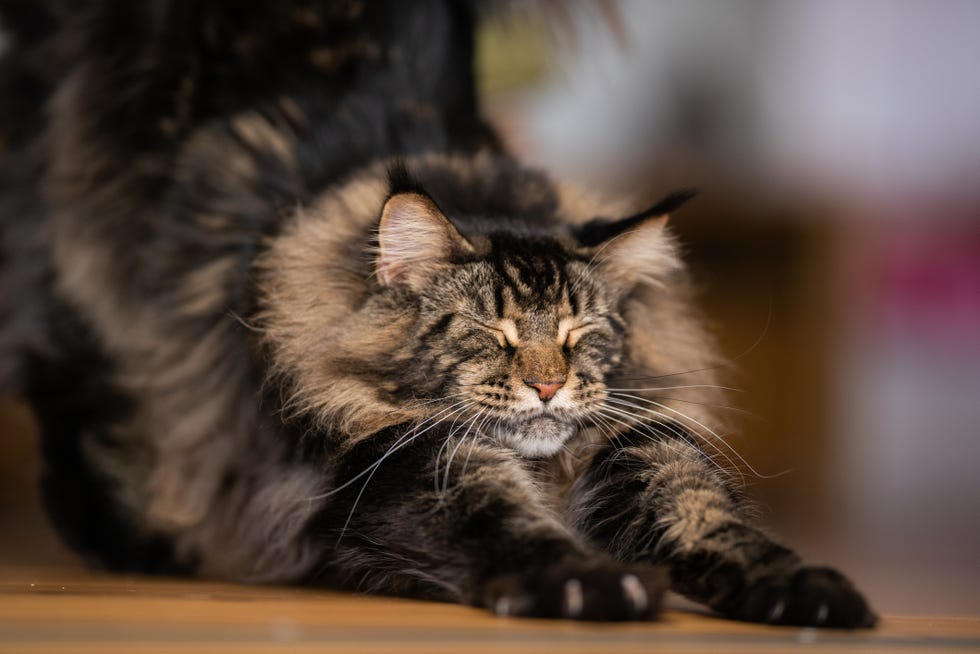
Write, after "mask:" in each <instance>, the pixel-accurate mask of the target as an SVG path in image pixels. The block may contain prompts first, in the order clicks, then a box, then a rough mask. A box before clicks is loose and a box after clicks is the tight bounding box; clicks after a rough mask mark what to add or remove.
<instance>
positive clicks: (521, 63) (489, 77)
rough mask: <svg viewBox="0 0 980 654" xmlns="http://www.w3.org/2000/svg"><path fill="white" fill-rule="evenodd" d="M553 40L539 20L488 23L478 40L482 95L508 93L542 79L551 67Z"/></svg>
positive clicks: (478, 76) (477, 61)
mask: <svg viewBox="0 0 980 654" xmlns="http://www.w3.org/2000/svg"><path fill="white" fill-rule="evenodd" d="M552 42H553V39H552V38H551V37H550V36H549V35H548V32H547V29H546V28H545V26H544V25H543V24H542V23H541V22H540V21H537V20H531V19H524V20H521V21H517V20H511V21H507V22H500V21H497V22H490V23H487V24H485V26H484V27H483V28H482V29H481V30H480V31H479V33H478V34H477V43H476V68H477V79H478V80H479V86H480V94H481V96H482V97H484V98H489V97H493V96H498V95H506V94H508V93H513V92H516V91H522V90H525V89H527V88H529V87H532V86H534V85H535V84H537V83H539V82H540V80H542V79H543V78H544V76H545V74H546V73H547V71H548V68H549V63H550V55H551V45H552Z"/></svg>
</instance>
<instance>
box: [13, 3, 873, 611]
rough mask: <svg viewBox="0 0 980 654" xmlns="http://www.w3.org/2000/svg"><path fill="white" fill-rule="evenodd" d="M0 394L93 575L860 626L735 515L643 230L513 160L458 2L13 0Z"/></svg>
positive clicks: (838, 599) (676, 274)
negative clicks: (685, 609)
mask: <svg viewBox="0 0 980 654" xmlns="http://www.w3.org/2000/svg"><path fill="white" fill-rule="evenodd" d="M0 6H2V7H3V9H2V12H3V13H2V16H3V21H4V22H3V24H4V26H5V27H6V28H7V29H8V30H9V31H10V36H11V39H12V43H11V47H10V50H9V52H8V53H7V54H6V55H5V56H4V57H3V59H2V62H0V66H2V78H0V84H2V87H0V92H2V97H3V108H2V111H3V113H2V127H3V129H4V137H5V148H6V149H5V152H4V153H3V158H2V170H0V175H2V177H0V180H2V189H0V226H2V232H0V234H2V238H3V240H2V250H0V255H2V260H0V261H2V267H0V284H2V287H0V288H2V294H0V388H2V389H3V390H5V391H9V392H19V393H22V394H23V395H24V396H25V397H26V398H28V400H29V401H30V403H31V405H32V406H33V408H34V410H35V412H36V415H37V417H38V421H39V423H40V426H41V430H42V441H43V442H42V445H43V450H44V457H45V462H46V468H45V472H44V479H43V487H44V493H45V499H46V503H47V505H48V508H49V510H50V513H51V516H52V518H53V521H54V524H55V525H56V526H57V528H58V529H59V531H60V533H61V535H62V536H63V538H64V539H65V540H66V541H67V542H68V543H69V544H70V545H71V546H73V547H74V548H75V549H76V550H77V551H78V552H79V553H80V554H81V555H82V556H84V557H85V559H86V560H87V561H89V562H90V563H91V564H93V565H97V566H102V567H105V568H108V569H111V570H130V571H146V572H177V573H186V574H192V575H200V576H204V577H210V578H220V579H229V580H239V581H252V582H276V583H304V584H314V585H323V586H331V587H344V588H351V589H357V590H361V591H365V592H372V593H388V594H400V595H407V596H414V597H421V598H432V599H441V600H449V601H455V602H462V603H467V604H472V605H476V606H483V607H487V608H489V609H491V610H494V611H496V612H498V613H503V614H511V615H527V616H546V617H565V618H573V619H588V620H598V619H609V620H624V619H644V618H648V617H651V616H653V615H654V614H655V612H656V610H657V607H658V603H659V599H660V597H661V594H662V592H663V591H664V590H665V588H666V587H667V586H668V585H669V586H670V587H672V588H674V589H676V590H677V591H679V592H680V593H683V594H684V595H686V596H688V597H690V598H692V599H694V600H696V601H699V602H703V603H705V604H707V605H708V606H710V607H712V608H713V609H715V610H716V611H718V612H720V613H721V614H723V615H726V616H730V617H733V618H738V619H745V620H756V621H767V622H773V623H782V624H800V625H823V626H838V627H859V626H869V625H871V624H873V623H874V620H875V618H874V615H873V613H872V612H871V611H870V610H869V608H868V606H867V604H866V603H865V601H864V600H863V599H862V597H861V595H860V594H859V593H858V592H857V591H856V590H855V589H854V588H853V587H852V585H851V584H850V583H849V582H848V581H847V580H846V579H845V578H844V577H843V576H841V575H840V574H839V573H837V572H835V571H834V570H832V569H829V568H822V567H812V566H809V565H807V564H805V563H803V562H802V561H801V560H800V559H799V557H797V556H796V555H795V554H794V553H793V552H792V551H790V550H789V549H786V548H784V547H782V546H780V545H777V544H774V543H773V542H772V541H770V539H769V538H768V537H766V536H765V535H763V533H762V532H761V531H759V530H758V529H757V528H756V527H754V526H753V525H752V524H751V522H750V520H749V518H748V516H747V511H746V509H745V504H744V502H743V500H742V499H741V498H740V494H739V491H738V489H737V487H736V485H735V484H734V482H733V480H732V479H731V476H730V475H729V474H728V473H726V472H725V470H724V469H723V468H722V467H721V466H720V465H719V463H718V461H719V460H723V459H724V454H725V449H726V447H727V445H725V444H724V442H723V441H721V440H720V437H719V436H718V435H717V432H718V430H719V428H720V423H719V421H718V419H717V417H716V416H715V415H713V414H712V411H711V407H712V406H715V405H717V404H718V403H719V401H720V399H719V393H720V388H719V386H718V385H717V381H716V380H715V375H714V371H715V370H716V369H717V366H718V364H719V361H720V360H719V358H718V357H717V355H716V354H715V352H714V350H713V346H712V344H711V341H710V338H709V337H708V335H707V334H706V332H705V331H704V329H703V328H702V327H701V325H700V322H699V320H698V318H697V316H696V313H695V312H694V310H693V309H692V306H691V300H690V290H689V284H688V281H687V278H686V274H685V270H684V266H683V264H682V263H681V261H680V259H679V258H678V253H677V248H676V245H675V242H674V240H673V238H672V237H671V234H670V230H669V227H667V226H666V220H667V214H668V213H669V212H670V211H672V210H674V209H676V208H677V207H678V206H679V205H680V204H681V203H682V202H683V201H684V200H685V199H686V196H685V195H684V194H675V195H672V196H669V197H668V198H667V199H665V200H664V201H663V202H662V203H660V204H659V205H657V206H655V207H651V208H649V209H645V210H637V208H636V207H630V206H629V205H628V204H620V205H613V204H608V203H602V202H599V201H598V200H595V199H594V198H592V197H591V196H590V195H589V194H587V193H585V192H582V191H580V190H577V189H575V188H572V187H569V186H567V185H563V184H560V183H558V182H556V181H554V180H552V179H551V178H550V177H548V176H547V175H546V174H545V173H543V172H540V171H537V170H532V169H529V168H527V167H525V166H522V165H521V164H520V163H519V162H518V161H515V160H514V158H512V157H511V156H510V155H509V154H508V153H507V152H506V151H505V150H504V149H503V148H502V146H501V145H500V143H499V142H498V139H497V138H496V136H495V134H494V131H493V129H492V128H491V127H490V126H489V125H488V124H487V123H486V122H485V121H484V120H483V118H482V117H481V115H480V112H479V109H478V106H477V102H476V98H475V92H474V80H473V72H472V59H473V38H474V24H475V21H476V16H475V14H476V13H477V10H478V6H477V5H476V3H468V2H456V1H449V0H432V1H425V2H421V1H420V2H410V3H409V2H400V1H394V0H392V1H389V2H384V1H379V2H354V1H352V2H343V1H340V0H324V1H321V2H314V1H309V2H301V1H294V2H273V1H271V0H270V1H268V2H264V3H200V2H191V1H189V0H188V1H183V0H168V1H166V2H164V1H155V2H129V1H128V0H126V1H123V0H118V1H113V0H101V1H99V2H88V3H78V2H70V1H68V2H60V3H59V2H52V3H48V4H36V3H18V2H4V3H3V5H0Z"/></svg>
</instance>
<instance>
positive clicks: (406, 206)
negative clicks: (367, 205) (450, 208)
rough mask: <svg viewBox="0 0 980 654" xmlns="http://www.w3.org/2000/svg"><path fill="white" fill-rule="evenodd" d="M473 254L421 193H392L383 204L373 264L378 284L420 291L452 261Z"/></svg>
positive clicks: (469, 247) (457, 233) (426, 196)
mask: <svg viewBox="0 0 980 654" xmlns="http://www.w3.org/2000/svg"><path fill="white" fill-rule="evenodd" d="M472 252H473V247H472V246H471V245H470V244H469V243H468V242H467V241H466V239H465V238H463V236H462V235H461V234H460V233H459V231H458V230H457V229H456V227H454V226H453V224H452V223H451V222H449V219H448V218H446V216H445V215H443V213H442V211H440V210H439V207H437V206H436V203H435V202H433V201H432V198H430V197H429V196H428V195H426V194H424V192H418V191H411V192H402V193H395V194H394V195H392V196H391V197H389V198H388V201H387V202H385V206H384V209H383V210H382V212H381V223H380V225H379V227H378V256H377V259H376V260H375V273H376V274H377V277H378V281H379V282H381V284H383V285H385V286H390V285H394V284H403V285H405V286H408V287H410V288H412V289H413V290H419V289H421V288H422V287H424V286H425V285H426V284H427V283H428V281H429V280H430V279H431V278H432V277H433V276H434V275H435V274H436V273H438V272H439V271H440V270H442V269H444V268H445V267H447V266H449V265H450V264H451V262H452V261H453V259H454V258H457V257H459V256H461V255H465V254H468V253H472Z"/></svg>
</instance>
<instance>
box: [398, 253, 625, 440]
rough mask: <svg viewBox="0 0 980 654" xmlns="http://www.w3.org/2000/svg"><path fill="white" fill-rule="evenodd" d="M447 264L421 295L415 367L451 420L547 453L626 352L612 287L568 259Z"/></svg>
mask: <svg viewBox="0 0 980 654" xmlns="http://www.w3.org/2000/svg"><path fill="white" fill-rule="evenodd" d="M499 254H500V256H496V257H493V259H492V260H489V261H487V260H484V261H477V262H472V263H467V264H462V265H458V266H454V267H453V268H452V269H449V270H447V271H446V272H445V273H443V274H442V275H439V276H438V277H437V279H435V280H433V281H432V282H431V284H430V287H429V288H428V289H426V291H425V292H424V293H423V295H422V298H423V301H422V305H421V306H422V315H421V320H420V328H419V331H418V335H417V336H416V338H417V339H418V341H419V342H418V346H419V349H418V350H417V351H418V352H419V353H420V354H421V356H420V357H419V361H418V365H419V366H420V367H422V368H426V369H428V370H429V374H431V375H433V376H435V377H436V378H438V379H440V380H443V381H442V384H441V388H442V391H443V392H444V393H445V395H446V397H447V400H448V402H449V404H450V405H456V404H457V403H458V406H459V408H460V409H461V412H460V417H459V418H458V419H457V421H456V422H457V424H458V425H460V426H462V429H466V428H469V427H470V426H471V425H472V430H477V429H479V431H481V432H483V433H487V434H491V435H493V436H494V437H496V438H497V439H498V440H500V441H501V442H502V443H504V444H506V445H508V446H510V447H512V448H514V449H515V450H517V451H518V452H520V453H522V454H524V455H526V456H547V455H550V454H554V453H555V452H556V451H557V450H558V449H559V448H561V446H562V445H563V444H564V443H565V442H566V441H567V440H568V439H569V438H571V437H572V436H573V435H574V434H575V432H576V431H577V429H578V427H579V426H580V425H582V424H586V423H588V422H590V421H591V420H592V418H593V415H594V414H595V413H596V412H597V411H598V409H599V408H600V405H601V403H602V402H603V400H604V399H605V384H604V382H605V380H606V379H608V377H609V375H610V373H612V372H613V371H614V370H615V369H616V368H617V366H618V365H619V364H620V363H621V361H622V360H623V358H624V356H625V352H624V348H625V346H626V344H625V333H624V324H623V319H622V317H621V316H620V315H619V314H618V312H617V308H616V304H617V303H616V302H615V299H616V297H615V293H614V292H613V291H611V290H610V289H609V288H608V287H607V286H605V285H603V284H602V283H601V280H599V279H596V278H595V275H594V274H592V273H590V271H589V270H588V268H589V267H588V263H587V262H585V261H580V260H578V259H575V258H572V257H561V256H555V255H554V254H553V255H552V256H551V257H544V256H543V257H541V258H536V259H533V260H527V259H522V258H519V257H508V256H507V252H502V253H499Z"/></svg>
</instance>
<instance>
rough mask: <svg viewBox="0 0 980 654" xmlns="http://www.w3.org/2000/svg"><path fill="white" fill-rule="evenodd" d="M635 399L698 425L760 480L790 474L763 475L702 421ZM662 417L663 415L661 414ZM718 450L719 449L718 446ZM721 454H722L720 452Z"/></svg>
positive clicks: (638, 398) (651, 402)
mask: <svg viewBox="0 0 980 654" xmlns="http://www.w3.org/2000/svg"><path fill="white" fill-rule="evenodd" d="M634 399H636V400H639V401H641V402H646V403H649V404H652V405H654V406H657V407H659V408H661V409H664V410H666V411H670V412H671V413H673V414H675V415H677V416H679V417H681V418H683V419H684V420H687V421H689V422H691V423H692V424H695V425H697V426H698V427H700V428H701V429H703V430H705V431H706V432H707V433H708V434H710V435H711V436H713V437H714V438H715V440H716V441H717V442H719V443H721V444H722V445H724V446H725V447H726V448H728V450H729V451H730V452H731V453H732V454H734V455H735V457H736V458H738V460H739V461H741V462H742V464H743V465H744V466H745V467H746V468H747V469H748V470H749V471H750V472H751V473H752V474H753V475H755V476H756V477H757V478H759V479H775V478H777V477H782V476H783V475H785V474H787V473H789V472H790V470H784V471H782V472H778V473H775V474H769V475H764V474H762V473H760V472H759V471H758V470H756V469H755V467H753V466H752V464H751V463H749V462H748V461H747V460H746V459H745V457H743V456H742V455H741V454H739V452H738V450H736V449H735V448H734V447H732V445H731V444H730V443H729V442H728V441H726V440H725V438H724V437H723V436H721V435H720V434H718V433H717V432H716V431H715V430H713V429H711V428H710V427H708V426H707V425H705V424H704V423H702V422H700V421H698V420H696V419H695V418H692V417H691V416H689V415H687V414H686V413H684V412H682V411H678V410H677V409H674V408H673V407H670V406H667V405H666V404H661V403H660V402H656V401H654V400H651V399H649V398H645V397H640V396H635V397H634ZM634 406H635V408H637V409H645V407H640V406H636V405H634ZM646 410H650V409H646ZM657 413H659V412H657ZM661 415H662V414H661ZM702 435H703V434H702ZM706 442H709V441H706ZM716 448H717V446H716ZM719 453H720V452H719ZM725 458H726V459H727V458H728V457H727V456H725ZM729 461H731V460H730V459H729Z"/></svg>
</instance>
